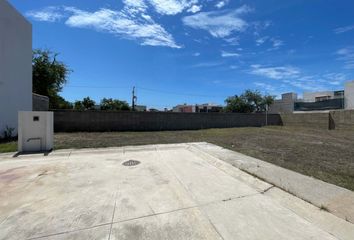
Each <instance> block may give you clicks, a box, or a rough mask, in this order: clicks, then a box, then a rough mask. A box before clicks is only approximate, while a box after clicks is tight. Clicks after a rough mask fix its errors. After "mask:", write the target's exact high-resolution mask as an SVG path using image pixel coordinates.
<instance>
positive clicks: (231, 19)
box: [182, 5, 252, 38]
mask: <svg viewBox="0 0 354 240" xmlns="http://www.w3.org/2000/svg"><path fill="white" fill-rule="evenodd" d="M250 11H252V9H251V8H250V7H248V6H247V5H244V6H242V7H240V8H238V9H236V10H233V11H227V12H226V11H212V12H200V13H197V14H195V15H192V16H187V17H184V18H183V19H182V20H183V23H184V24H185V25H187V26H189V27H192V28H195V29H203V30H206V31H208V32H209V33H210V34H211V35H212V36H214V37H217V38H224V37H227V36H229V35H231V34H232V33H233V32H243V31H244V30H245V29H246V28H247V26H248V24H247V22H246V21H244V20H243V19H241V18H240V15H242V14H245V13H248V12H250Z"/></svg>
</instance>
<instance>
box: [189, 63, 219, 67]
mask: <svg viewBox="0 0 354 240" xmlns="http://www.w3.org/2000/svg"><path fill="white" fill-rule="evenodd" d="M220 65H223V62H201V63H197V64H195V65H192V66H191V67H192V68H211V67H218V66H220Z"/></svg>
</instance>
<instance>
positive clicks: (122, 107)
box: [100, 98, 130, 111]
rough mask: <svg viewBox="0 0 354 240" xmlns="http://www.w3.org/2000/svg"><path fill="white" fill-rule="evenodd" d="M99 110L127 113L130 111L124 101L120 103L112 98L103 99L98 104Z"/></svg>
mask: <svg viewBox="0 0 354 240" xmlns="http://www.w3.org/2000/svg"><path fill="white" fill-rule="evenodd" d="M100 107H101V110H111V111H128V110H130V107H129V104H128V103H127V102H126V101H121V100H118V99H112V98H103V99H102V100H101V104H100Z"/></svg>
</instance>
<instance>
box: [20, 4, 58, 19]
mask: <svg viewBox="0 0 354 240" xmlns="http://www.w3.org/2000/svg"><path fill="white" fill-rule="evenodd" d="M60 10H61V9H60V7H46V8H43V9H42V10H39V11H29V12H27V13H26V15H27V16H29V17H31V18H33V19H35V20H37V21H42V22H57V21H59V20H60V19H62V18H63V17H64V14H63V13H61V11H60Z"/></svg>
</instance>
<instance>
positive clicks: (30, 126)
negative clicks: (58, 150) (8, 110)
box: [18, 111, 54, 152]
mask: <svg viewBox="0 0 354 240" xmlns="http://www.w3.org/2000/svg"><path fill="white" fill-rule="evenodd" d="M53 118H54V117H53V112H30V111H20V112H18V151H19V152H40V151H50V150H52V149H53V135H54V128H53Z"/></svg>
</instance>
